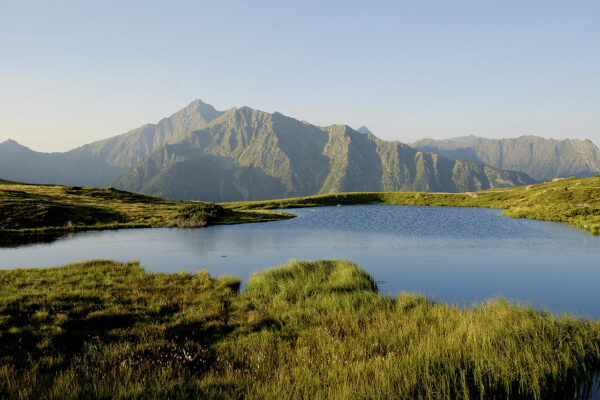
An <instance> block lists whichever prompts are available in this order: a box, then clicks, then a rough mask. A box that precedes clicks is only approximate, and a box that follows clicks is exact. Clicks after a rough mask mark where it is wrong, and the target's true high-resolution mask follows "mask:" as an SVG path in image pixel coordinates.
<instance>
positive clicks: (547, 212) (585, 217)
mask: <svg viewBox="0 0 600 400" xmlns="http://www.w3.org/2000/svg"><path fill="white" fill-rule="evenodd" d="M338 204H339V205H349V204H398V205H417V206H454V207H486V208H500V209H504V212H503V214H504V215H507V216H509V217H513V218H529V219H537V220H543V221H557V222H567V223H570V224H572V225H575V226H577V227H579V228H582V229H585V230H588V231H590V232H592V233H593V234H600V175H597V176H595V177H591V178H568V179H556V180H555V181H554V182H548V183H542V184H538V185H529V186H525V187H516V188H505V189H494V190H486V191H481V192H475V193H415V192H379V193H372V192H364V193H338V194H327V195H325V194H324V195H317V196H308V197H298V198H291V199H281V200H268V201H251V202H238V203H224V205H226V206H227V207H232V208H235V209H238V210H253V209H272V208H294V207H319V206H335V205H338Z"/></svg>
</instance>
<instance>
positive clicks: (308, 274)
mask: <svg viewBox="0 0 600 400" xmlns="http://www.w3.org/2000/svg"><path fill="white" fill-rule="evenodd" d="M239 287H240V281H239V280H237V279H235V278H233V277H221V278H213V277H211V276H209V275H208V273H205V272H200V273H197V274H189V273H186V272H182V273H180V274H159V273H147V272H145V271H144V270H143V269H142V268H141V267H140V265H138V264H137V263H135V262H134V263H129V264H119V263H115V262H112V261H89V262H82V263H79V264H74V265H68V266H63V267H57V268H47V269H27V270H24V269H18V270H8V271H0V398H7V399H8V398H10V399H40V398H48V399H86V398H94V399H141V398H144V399H146V398H151V399H165V398H169V399H178V398H181V399H185V398H206V399H243V398H249V399H283V398H285V399H287V398H289V399H333V398H335V399H338V398H339V399H356V398H361V399H362V398H364V399H505V398H515V399H521V398H527V399H549V398H554V399H562V398H573V396H574V395H576V394H580V395H581V396H584V395H585V392H586V390H587V389H589V388H590V387H591V382H592V381H593V378H594V376H595V374H597V372H598V371H599V370H600V322H594V321H587V320H581V319H577V318H572V317H567V316H560V317H557V316H553V315H550V314H548V313H546V312H544V311H538V310H535V309H533V308H530V307H526V306H521V305H516V304H512V303H510V302H506V301H503V300H490V301H488V302H485V303H480V304H475V305H473V307H471V308H466V309H463V308H459V307H457V306H453V305H447V304H439V303H435V302H433V301H430V300H428V299H426V298H424V297H422V296H417V295H412V294H402V295H399V296H398V297H393V298H392V297H385V296H382V295H381V294H380V293H379V292H378V291H377V286H376V284H375V282H374V281H373V280H372V279H371V277H370V276H369V275H368V274H367V273H365V271H363V270H362V269H361V268H360V267H359V266H357V265H355V264H352V263H351V262H347V261H342V260H335V261H327V260H322V261H314V262H301V261H292V262H290V263H289V264H288V265H286V266H282V267H277V268H273V269H270V270H267V271H264V272H260V273H256V274H254V275H253V276H252V277H251V279H250V280H249V281H248V283H247V290H246V292H245V293H240V292H239ZM579 398H581V397H579Z"/></svg>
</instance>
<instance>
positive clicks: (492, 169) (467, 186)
mask: <svg viewBox="0 0 600 400" xmlns="http://www.w3.org/2000/svg"><path fill="white" fill-rule="evenodd" d="M520 139H521V138H518V139H515V140H517V141H518V143H521V142H520V141H519V140H520ZM535 139H537V140H538V141H541V142H545V141H548V140H549V139H542V138H535ZM474 140H475V141H476V140H479V138H472V139H469V140H464V141H456V143H459V144H460V145H464V144H465V143H471V142H472V141H474ZM482 140H488V139H482ZM435 142H436V141H429V142H419V143H417V144H415V145H414V146H416V148H414V147H411V146H409V145H406V144H403V143H400V142H392V141H384V140H381V139H378V138H377V137H375V136H374V135H373V134H372V133H371V132H370V131H369V130H368V129H367V128H366V127H364V126H363V127H361V128H359V130H354V129H352V128H350V127H349V126H347V125H331V126H327V127H319V126H315V125H311V124H309V123H307V122H302V121H299V120H296V119H294V118H290V117H287V116H285V115H283V114H281V113H278V112H275V113H272V114H271V113H267V112H263V111H258V110H253V109H251V108H248V107H242V108H231V109H229V110H227V111H217V110H215V109H214V108H213V107H212V106H210V105H208V104H205V103H203V102H201V101H200V100H196V101H194V102H192V103H191V104H189V105H188V106H187V107H185V108H184V109H182V110H180V111H178V112H176V113H175V114H173V115H171V116H170V117H168V118H164V119H162V120H160V121H159V122H158V123H157V124H147V125H144V126H141V127H139V128H136V129H133V130H131V131H129V132H126V133H124V134H122V135H118V136H114V137H111V138H108V139H105V140H101V141H98V142H94V143H90V144H87V145H84V146H81V147H79V148H76V149H73V150H71V151H68V152H64V153H40V152H36V151H33V150H30V149H28V148H26V147H24V146H21V145H19V144H18V143H16V142H15V141H12V140H8V141H6V142H3V143H0V178H3V179H8V180H12V181H21V182H32V183H54V184H63V185H74V186H109V185H110V186H114V187H117V188H120V189H124V190H129V191H135V192H141V193H147V194H153V195H160V196H165V197H171V198H176V199H197V200H206V201H236V200H259V199H271V198H281V197H291V196H304V195H310V194H316V193H331V192H346V191H396V190H403V191H405V190H415V191H435V192H464V191H475V190H480V189H488V188H497V187H506V186H515V185H526V184H530V183H534V179H532V178H531V177H530V176H528V175H527V173H526V172H527V171H522V170H520V169H518V168H509V167H506V166H505V165H504V164H506V165H509V164H507V163H506V162H505V163H503V164H502V165H503V168H508V169H509V170H507V169H501V168H499V167H498V166H497V165H496V164H494V163H493V162H492V161H493V160H492V158H484V157H483V156H482V157H481V159H478V158H477V159H476V158H475V157H473V156H471V157H466V156H465V157H462V156H456V155H457V154H458V153H452V151H453V150H456V149H458V147H456V148H454V147H453V148H449V149H448V150H446V149H444V148H441V146H440V149H439V153H438V152H437V151H429V150H425V149H424V148H423V147H426V146H431V147H432V148H433V146H434V144H436V143H435ZM574 142H575V141H574ZM586 143H587V142H586ZM589 143H590V144H591V142H589ZM592 146H593V144H592ZM536 148H537V147H536ZM540 148H545V147H543V146H542V147H540ZM594 148H595V146H594ZM552 149H554V150H553V151H554V152H555V153H556V152H558V153H560V152H561V151H567V150H565V149H570V148H569V147H564V146H563V147H560V146H558V147H552ZM595 150H596V153H594V152H593V151H592V150H589V152H588V153H586V154H589V155H588V156H587V157H588V158H586V160H589V162H588V161H586V163H581V162H579V161H577V160H573V157H572V156H569V157H571V158H569V157H567V156H564V157H562V158H561V159H564V160H565V161H564V164H565V165H566V164H568V162H569V160H573V161H572V163H573V165H575V167H573V168H575V169H576V170H578V171H579V172H578V173H583V174H585V175H589V174H591V173H592V172H593V171H594V168H596V167H595V166H594V165H597V164H593V162H595V161H597V160H598V149H597V148H595ZM568 151H569V154H570V152H571V150H568ZM444 152H449V153H448V154H446V153H444ZM473 152H474V150H473ZM469 154H471V155H472V154H473V153H469ZM475 154H477V152H475ZM503 154H504V153H503ZM535 154H536V155H537V152H536V153H535ZM576 158H577V157H575V159H576ZM536 160H537V159H535V160H533V161H532V162H531V163H530V164H531V165H534V164H535V163H536V162H538V161H536ZM594 160H595V161H594ZM577 163H579V164H577ZM488 164H489V165H488ZM510 165H512V164H510ZM540 165H542V167H541V168H542V169H543V167H544V165H545V164H540ZM553 165H554V164H552V166H553ZM584 167H585V168H587V169H585V168H584ZM563 170H566V169H564V168H563V169H556V170H553V171H558V172H561V173H562V171H563ZM553 171H552V170H551V171H550V172H548V173H546V174H545V175H544V174H541V175H536V177H537V176H542V175H543V176H544V177H545V176H551V175H552V174H553V173H554V172H553ZM552 177H554V176H552ZM537 179H538V180H539V178H537ZM544 179H545V178H544Z"/></svg>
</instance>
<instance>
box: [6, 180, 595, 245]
mask: <svg viewBox="0 0 600 400" xmlns="http://www.w3.org/2000/svg"><path fill="white" fill-rule="evenodd" d="M351 204H397V205H420V206H456V207H487V208H499V209H504V212H503V213H504V215H507V216H509V217H515V218H530V219H538V220H545V221H558V222H567V223H570V224H573V225H575V226H577V227H579V228H582V229H585V230H588V231H590V232H591V233H593V234H600V175H599V176H596V177H591V178H567V179H557V180H555V181H553V182H547V183H542V184H538V185H530V186H526V187H515V188H504V189H492V190H485V191H480V192H473V193H426V192H361V193H336V194H321V195H315V196H307V197H297V198H289V199H277V200H265V201H244V202H229V203H220V204H217V205H214V204H212V203H205V202H189V201H188V202H184V201H176V200H169V199H164V198H161V197H155V196H147V195H141V194H135V193H129V192H124V191H121V190H117V189H113V188H103V189H97V188H80V187H72V186H56V185H29V184H20V183H13V182H7V181H0V232H1V231H3V232H6V233H13V234H14V233H24V234H26V235H29V236H31V235H32V234H36V233H49V232H57V233H64V232H69V231H77V230H86V229H116V228H142V227H165V226H178V227H195V226H205V225H213V224H239V223H248V222H266V221H276V220H281V219H286V218H292V217H294V215H293V214H290V213H285V212H281V211H276V209H286V208H298V207H320V206H335V205H351ZM189 207H192V208H193V207H196V208H197V210H196V211H197V213H196V214H195V215H192V213H191V211H190V210H191V209H190V208H189ZM215 207H216V209H218V210H219V211H218V212H217V211H215ZM209 209H211V210H212V211H202V210H209ZM211 213H212V214H211ZM209 214H211V215H209ZM204 217H208V219H206V218H204Z"/></svg>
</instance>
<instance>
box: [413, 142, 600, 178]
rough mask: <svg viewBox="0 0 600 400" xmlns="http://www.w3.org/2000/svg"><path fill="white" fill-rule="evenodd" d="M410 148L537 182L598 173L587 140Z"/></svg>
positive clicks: (599, 163) (598, 161)
mask: <svg viewBox="0 0 600 400" xmlns="http://www.w3.org/2000/svg"><path fill="white" fill-rule="evenodd" d="M456 139H459V140H456ZM412 146H413V147H414V148H416V149H418V150H421V151H429V152H433V153H437V154H440V155H442V156H444V157H447V158H450V159H455V160H456V159H467V160H474V161H478V162H481V163H484V164H487V165H490V166H493V167H495V168H501V169H507V170H513V171H520V172H524V173H526V174H528V175H529V176H531V177H532V178H534V179H536V180H538V181H550V180H552V179H553V178H565V177H570V176H580V177H588V176H593V175H596V174H597V173H598V172H600V150H599V149H598V148H597V147H596V146H595V145H594V144H593V143H592V142H591V141H589V140H577V139H565V140H554V139H544V138H540V137H536V136H521V137H518V138H514V139H501V140H496V139H485V138H478V137H474V136H468V137H463V138H455V139H446V140H433V139H423V140H419V141H417V142H415V143H413V144H412Z"/></svg>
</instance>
